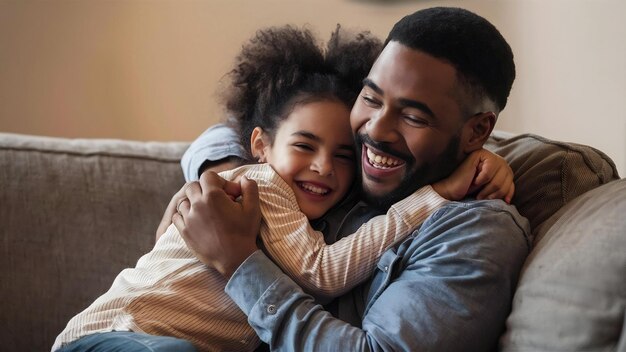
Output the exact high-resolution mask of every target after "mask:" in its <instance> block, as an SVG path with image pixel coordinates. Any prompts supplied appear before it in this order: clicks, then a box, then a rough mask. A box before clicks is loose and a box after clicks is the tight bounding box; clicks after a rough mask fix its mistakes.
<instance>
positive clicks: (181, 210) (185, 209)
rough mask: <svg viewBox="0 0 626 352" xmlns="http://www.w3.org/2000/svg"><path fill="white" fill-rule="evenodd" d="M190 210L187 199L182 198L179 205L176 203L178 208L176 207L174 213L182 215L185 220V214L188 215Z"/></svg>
mask: <svg viewBox="0 0 626 352" xmlns="http://www.w3.org/2000/svg"><path fill="white" fill-rule="evenodd" d="M190 208H191V203H190V202H189V199H187V198H183V200H181V201H180V203H178V206H177V207H176V212H177V213H178V214H180V215H182V216H183V218H185V217H187V214H189V209H190Z"/></svg>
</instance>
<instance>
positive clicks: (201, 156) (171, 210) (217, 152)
mask: <svg viewBox="0 0 626 352" xmlns="http://www.w3.org/2000/svg"><path fill="white" fill-rule="evenodd" d="M248 162H249V161H247V160H246V152H245V150H244V148H243V147H242V146H241V143H240V139H239V137H238V136H237V133H236V132H235V131H234V130H233V129H232V128H230V127H228V126H226V125H224V124H216V125H213V126H211V127H209V128H208V129H207V130H206V131H204V132H203V133H202V134H201V135H200V136H199V137H198V138H197V139H196V140H195V141H193V142H192V143H191V145H190V146H189V148H187V150H186V151H185V154H183V157H182V159H181V161H180V165H181V166H182V169H183V174H184V176H185V181H187V182H191V181H197V180H198V179H199V178H200V175H202V173H203V172H205V171H213V172H216V173H217V172H221V171H225V170H232V169H234V168H236V167H238V166H241V165H243V164H246V163H248ZM186 187H187V185H184V186H183V187H182V188H181V189H180V190H179V191H178V192H176V194H174V196H173V197H172V199H171V200H170V202H169V204H168V205H167V207H166V208H165V213H164V214H163V217H162V218H161V222H160V223H159V226H158V227H157V231H156V240H157V241H158V240H159V238H160V237H161V235H163V234H164V233H165V230H167V227H168V226H170V224H171V223H172V216H173V215H174V214H175V213H176V207H177V206H178V204H179V203H180V202H181V201H182V200H183V199H184V198H185V197H186V196H185V188H186Z"/></svg>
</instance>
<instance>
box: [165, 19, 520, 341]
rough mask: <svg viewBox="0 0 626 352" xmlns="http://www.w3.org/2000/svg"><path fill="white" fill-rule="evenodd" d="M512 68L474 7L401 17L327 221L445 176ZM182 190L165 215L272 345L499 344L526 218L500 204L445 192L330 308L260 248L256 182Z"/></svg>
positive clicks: (489, 121) (485, 128)
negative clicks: (347, 176) (357, 184)
mask: <svg viewBox="0 0 626 352" xmlns="http://www.w3.org/2000/svg"><path fill="white" fill-rule="evenodd" d="M514 76H515V67H514V63H513V54H512V52H511V49H510V47H509V46H508V44H507V43H506V41H505V40H504V38H502V36H501V35H500V33H499V32H498V31H497V29H496V28H495V27H493V25H491V24H490V23H489V22H488V21H486V20H485V19H483V18H481V17H479V16H477V15H475V14H473V13H471V12H468V11H466V10H462V9H456V8H433V9H426V10H422V11H418V12H416V13H414V14H412V15H409V16H406V17H405V18H403V19H402V20H400V21H399V22H398V23H397V24H396V25H395V26H394V28H393V29H392V31H391V32H390V34H389V37H388V38H387V42H386V45H385V48H384V50H383V51H382V53H381V54H380V56H379V57H378V59H377V60H376V62H375V63H374V65H373V67H372V69H371V71H370V73H369V75H368V77H367V78H366V79H365V80H364V87H363V90H362V92H361V94H360V96H359V98H358V99H357V102H356V103H355V105H354V108H353V110H352V113H351V124H352V128H353V130H354V133H355V138H356V140H357V145H358V147H359V149H360V151H361V167H362V174H361V176H362V177H361V178H362V180H361V182H362V198H363V201H362V202H359V203H358V204H356V205H354V204H351V206H353V207H352V208H351V209H350V210H349V212H348V213H347V215H345V217H344V218H343V219H340V220H339V221H335V219H332V218H331V217H329V218H327V221H328V222H329V225H330V226H331V228H332V227H333V225H334V227H335V228H336V227H340V229H341V232H343V233H350V232H351V231H352V230H353V229H354V228H356V227H358V226H359V225H360V224H362V223H363V222H364V221H366V220H367V219H369V218H370V217H372V216H374V215H377V214H380V213H382V212H384V211H385V210H386V209H387V208H388V207H389V206H390V205H391V204H392V203H393V202H395V201H397V200H399V199H402V198H403V197H405V196H407V195H408V194H410V193H411V192H413V191H414V190H415V189H417V188H418V187H421V186H423V185H426V184H430V183H433V182H435V181H437V180H439V179H442V178H444V177H446V176H447V175H448V174H450V173H451V172H452V171H453V170H454V169H455V168H456V166H457V165H458V164H459V163H460V162H461V161H462V160H463V158H465V156H467V155H468V154H469V153H471V152H472V151H474V150H476V149H479V148H481V147H482V145H483V144H484V142H485V141H486V139H487V138H488V136H489V134H490V133H491V131H492V130H493V127H494V124H495V122H496V119H497V116H498V114H499V113H500V111H501V110H502V109H503V108H504V106H505V105H506V101H507V97H508V95H509V92H510V88H511V85H512V83H513V79H514ZM218 130H219V129H213V130H209V131H208V132H207V134H205V135H204V136H203V137H201V139H200V141H199V142H196V143H195V147H198V145H200V146H201V145H204V144H205V143H206V141H209V140H212V141H215V139H214V138H215V135H216V131H218ZM202 140H204V142H202ZM213 152H215V150H214V149H213ZM192 154H193V151H192ZM198 155H202V153H200V154H196V155H190V154H189V153H188V154H187V155H186V159H185V161H184V163H185V162H186V163H187V164H189V158H190V156H191V160H195V161H192V162H191V163H195V167H193V168H191V170H190V169H189V168H187V170H188V172H189V171H191V172H195V171H194V170H198V166H199V164H200V163H205V160H207V159H205V158H204V157H201V156H200V157H199V156H198ZM237 155H238V154H237V153H232V152H231V153H224V155H222V156H226V157H228V156H237ZM209 160H211V159H209ZM211 166H213V165H211ZM216 166H220V164H216ZM221 166H223V165H221ZM182 192H184V193H185V195H186V196H187V198H188V200H187V199H184V200H183V201H182V202H179V201H178V198H176V197H175V199H173V201H172V203H171V204H174V203H175V204H176V205H177V208H178V209H179V212H178V213H176V214H174V215H173V217H172V221H173V222H174V224H175V225H176V227H177V228H178V230H179V231H180V232H181V234H182V236H183V237H184V239H185V241H186V242H187V245H188V246H189V247H190V248H191V249H192V250H194V252H195V253H196V255H197V256H198V258H199V259H200V260H201V261H203V262H204V263H206V264H207V265H210V266H212V267H215V268H216V269H217V270H218V271H219V272H220V273H222V275H224V277H225V278H227V279H229V281H228V285H227V287H226V292H227V293H228V295H229V296H230V297H231V298H232V299H233V300H234V301H235V302H236V303H237V304H238V305H239V307H240V308H241V309H242V311H243V312H244V313H245V314H247V315H248V319H249V322H250V325H251V326H252V327H253V328H254V329H255V330H256V332H257V333H258V335H259V336H260V338H261V339H262V340H264V341H265V342H267V343H268V344H269V346H270V348H271V349H272V350H274V349H276V350H287V351H299V350H315V351H328V350H338V351H347V350H404V351H418V350H419V351H421V350H433V351H456V350H463V351H485V350H490V349H494V348H495V347H496V344H497V339H498V337H499V335H500V334H501V332H502V329H503V326H504V321H505V319H506V317H507V315H508V313H509V310H510V303H511V298H512V296H513V292H514V289H515V285H516V282H517V276H518V273H519V270H520V269H521V266H522V264H523V262H524V259H525V256H526V255H527V253H528V250H529V234H530V231H529V228H528V223H527V221H526V220H525V219H524V218H522V217H521V216H520V215H519V214H518V213H517V211H516V210H515V209H514V208H513V207H511V206H509V205H507V204H506V203H505V202H502V201H493V200H480V201H479V200H475V199H467V200H464V201H462V202H452V203H450V204H448V205H446V206H444V207H443V208H442V209H440V210H439V211H437V212H435V213H434V214H433V215H431V216H430V217H429V218H428V219H427V220H426V221H425V222H424V223H423V224H422V226H421V227H420V228H419V229H417V230H416V231H415V232H414V233H413V234H412V235H411V236H409V238H408V239H406V240H405V241H403V242H401V243H398V244H397V245H395V246H394V247H393V248H391V249H389V250H388V251H387V252H386V253H385V254H384V255H383V256H382V258H381V259H380V261H379V263H378V265H377V271H376V272H375V274H374V275H373V277H372V278H371V280H370V281H368V282H366V283H364V284H363V285H362V286H360V287H358V288H356V289H355V290H353V291H352V292H351V293H350V294H348V295H346V296H344V297H341V298H340V299H339V300H338V301H337V302H335V304H333V305H330V306H329V309H330V310H332V312H333V314H330V313H329V312H328V311H325V310H324V308H322V307H321V306H319V305H317V304H316V303H315V302H314V301H313V299H312V298H311V297H310V296H309V295H307V294H306V293H304V292H303V291H302V290H301V289H300V288H299V287H298V286H297V285H296V284H295V283H294V282H293V281H292V280H290V279H289V278H288V277H287V276H286V275H284V274H283V273H282V272H281V271H280V269H279V268H278V267H277V266H276V265H275V264H273V263H272V262H271V260H269V258H268V257H267V256H266V255H265V254H263V252H262V251H260V250H258V246H257V243H256V234H257V231H258V227H259V218H260V215H259V206H258V198H257V196H258V195H257V194H256V188H255V185H254V183H252V182H250V181H247V180H243V181H242V182H241V184H236V183H230V182H226V181H224V180H222V179H221V178H219V177H218V176H217V175H216V174H214V173H212V172H208V173H203V174H202V176H201V177H200V182H199V183H192V184H190V185H188V187H186V188H184V191H182ZM239 195H241V196H242V201H241V202H240V203H237V202H233V201H232V200H231V197H233V196H235V197H236V196H239ZM170 208H171V207H170ZM339 224H341V225H339ZM331 232H333V233H337V232H338V231H331ZM327 240H333V239H332V238H331V239H327Z"/></svg>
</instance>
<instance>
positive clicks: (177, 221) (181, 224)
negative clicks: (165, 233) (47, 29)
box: [172, 213, 185, 235]
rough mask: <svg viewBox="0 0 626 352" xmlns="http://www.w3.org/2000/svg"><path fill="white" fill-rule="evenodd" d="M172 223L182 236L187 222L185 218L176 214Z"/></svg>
mask: <svg viewBox="0 0 626 352" xmlns="http://www.w3.org/2000/svg"><path fill="white" fill-rule="evenodd" d="M172 223H173V224H174V226H176V229H177V230H178V233H180V234H181V235H182V234H183V233H184V230H185V221H184V220H183V216H182V215H180V214H178V213H174V215H173V216H172Z"/></svg>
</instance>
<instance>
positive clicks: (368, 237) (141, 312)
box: [52, 164, 447, 351]
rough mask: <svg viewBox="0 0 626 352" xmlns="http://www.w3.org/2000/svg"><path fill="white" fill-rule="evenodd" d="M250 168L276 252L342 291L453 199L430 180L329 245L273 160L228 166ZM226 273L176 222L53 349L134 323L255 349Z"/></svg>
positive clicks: (318, 290) (283, 263) (267, 237)
mask: <svg viewBox="0 0 626 352" xmlns="http://www.w3.org/2000/svg"><path fill="white" fill-rule="evenodd" d="M220 175H221V176H222V177H224V178H226V179H229V180H233V179H235V178H237V177H239V176H242V175H245V176H246V177H248V178H249V179H252V180H255V181H256V182H257V184H258V188H259V197H260V206H261V214H262V218H263V221H262V223H261V229H260V236H261V239H262V241H263V244H264V246H265V250H266V252H267V253H268V255H269V256H270V257H271V258H272V259H273V260H274V261H275V262H276V263H277V264H278V265H279V266H280V267H281V268H282V269H283V270H284V272H285V273H286V274H288V275H289V276H291V277H292V278H293V279H294V280H295V281H296V282H297V283H298V284H299V285H300V286H301V287H302V288H303V289H304V290H305V291H307V292H309V293H311V294H313V295H314V296H318V297H336V296H339V295H341V294H343V293H345V292H347V291H349V290H350V289H351V288H353V287H355V286H356V285H358V284H359V283H361V282H363V281H365V280H366V279H367V278H368V277H369V276H370V275H371V274H372V272H373V270H374V268H375V264H376V262H377V261H378V259H379V257H380V256H381V254H382V253H383V252H384V251H385V250H386V249H387V248H389V247H390V246H391V245H393V244H394V243H395V242H397V241H399V240H402V239H404V238H405V237H406V236H407V235H408V234H410V233H411V231H412V230H413V229H415V228H416V227H417V226H418V225H420V224H421V223H422V222H423V221H424V220H425V219H426V218H427V217H428V216H429V215H430V214H431V213H432V212H433V211H434V210H436V209H438V208H439V207H441V206H442V205H443V204H445V203H446V202H447V201H446V200H445V199H443V198H441V197H440V196H439V195H438V194H437V192H435V191H434V190H433V189H432V187H430V186H426V187H423V188H421V189H419V190H418V191H416V192H415V193H414V194H412V195H411V196H409V197H407V198H406V199H404V200H402V201H400V202H398V203H396V204H394V205H393V206H392V207H391V208H390V209H389V211H388V212H387V214H385V215H380V216H377V217H375V218H373V219H371V220H370V221H368V222H367V223H365V224H363V225H362V226H361V227H360V228H359V229H358V230H357V231H356V232H355V233H354V234H352V235H349V236H346V237H343V238H342V239H341V240H339V241H337V242H335V243H333V244H331V245H328V244H326V243H325V242H324V238H323V234H322V233H321V232H318V231H315V230H313V229H312V228H311V226H310V224H309V222H308V219H307V218H306V216H305V215H304V214H303V213H301V212H300V211H299V210H298V209H299V208H298V205H297V202H296V198H295V195H294V193H293V190H292V189H291V188H290V187H289V186H288V185H287V184H286V183H285V182H284V181H283V180H282V179H281V178H280V176H278V174H276V172H274V170H273V169H272V168H271V167H270V166H269V165H268V164H258V165H246V166H242V167H240V168H237V169H235V170H231V171H226V172H222V173H221V174H220ZM226 282H227V281H226V280H225V279H224V278H223V277H222V276H221V275H220V274H219V273H218V272H217V271H215V270H214V269H213V268H209V267H207V266H206V265H204V264H202V263H201V262H200V261H199V260H198V259H197V258H196V257H195V256H194V255H193V253H192V252H191V251H190V250H189V249H188V248H187V246H186V245H185V242H184V241H183V239H182V237H181V236H180V234H179V233H178V231H177V230H176V228H175V227H174V226H173V225H170V227H169V228H168V229H167V231H166V232H165V234H164V235H163V236H161V238H159V240H158V241H157V243H156V244H155V246H154V248H153V249H152V250H151V251H150V252H149V253H147V254H145V255H144V256H142V257H141V258H140V259H139V260H138V262H137V265H136V266H135V267H134V268H129V269H124V270H123V271H122V272H121V273H120V274H119V275H118V276H117V277H116V278H115V281H114V282H113V284H112V286H111V288H110V289H109V290H108V291H107V292H106V293H105V294H103V295H102V296H100V297H99V298H98V299H96V300H95V301H94V302H93V303H92V304H91V305H90V306H89V307H88V308H87V309H85V310H84V311H82V312H81V313H79V314H78V315H76V316H75V317H74V318H72V319H71V320H70V321H69V323H68V325H67V327H66V328H65V330H63V332H62V333H61V334H60V335H59V336H58V337H57V339H56V341H55V344H54V346H53V347H52V350H53V351H54V350H56V349H57V348H59V347H60V346H62V345H63V344H66V343H68V342H71V341H74V340H76V339H78V338H80V337H82V336H85V335H89V334H93V333H96V332H105V331H113V330H118V331H135V332H144V333H147V334H152V335H163V336H173V337H177V338H181V339H185V340H188V341H190V342H191V343H193V344H194V345H195V346H196V348H197V349H198V350H200V351H251V350H254V349H255V348H256V347H257V346H258V345H259V343H260V340H259V339H258V337H257V336H256V334H255V333H254V330H252V328H251V327H250V326H248V323H247V317H246V316H245V315H244V314H243V313H242V312H241V310H240V309H239V308H238V307H237V306H236V305H235V303H234V302H233V301H232V300H231V299H230V298H229V297H228V296H227V295H226V294H225V293H224V287H225V286H226Z"/></svg>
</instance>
